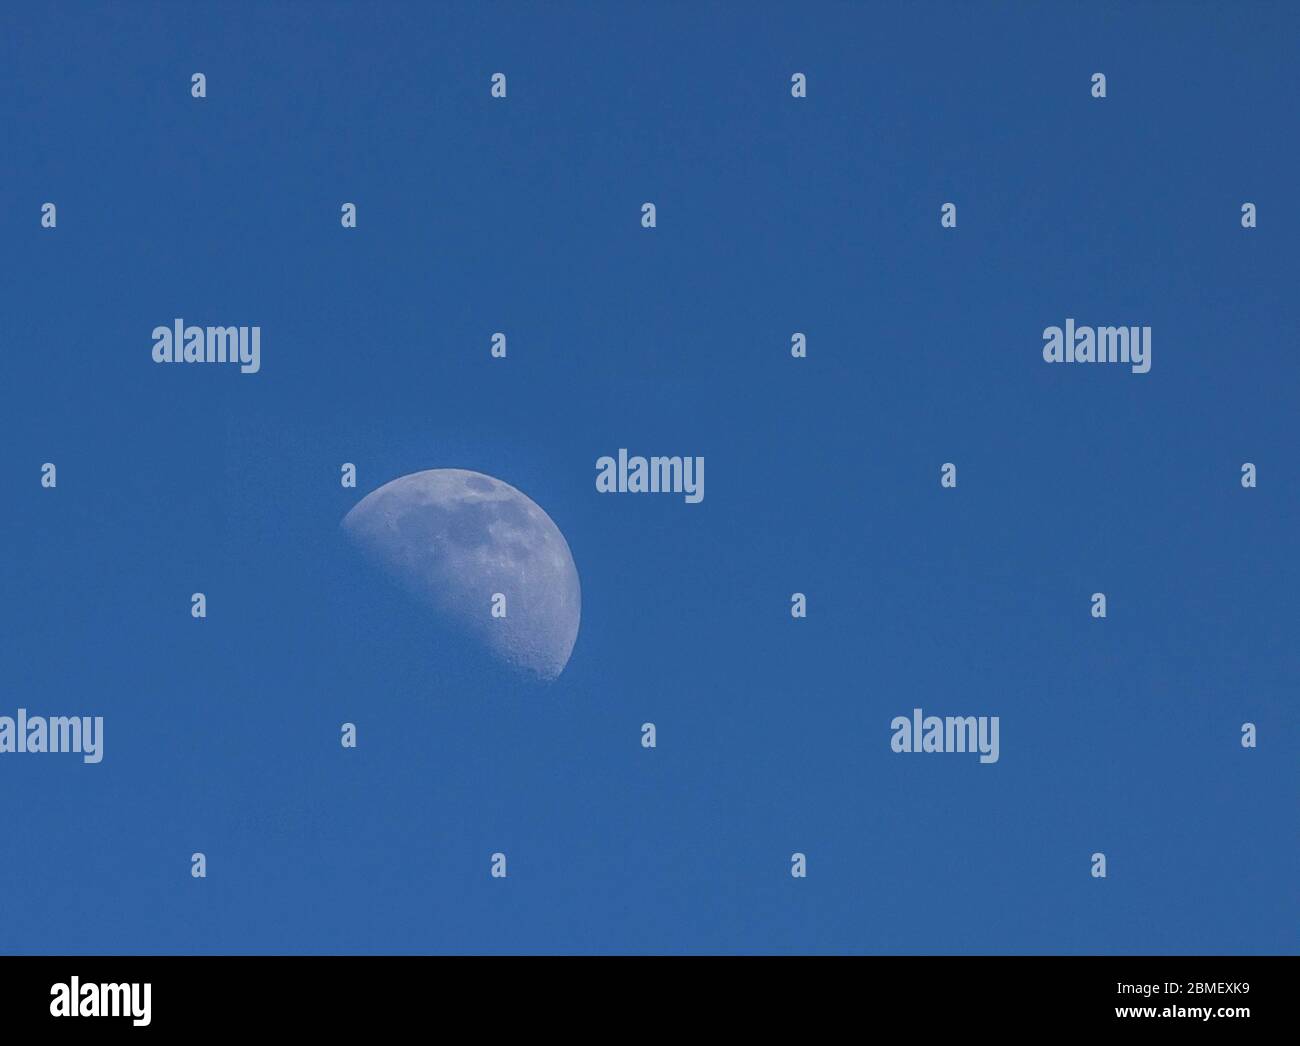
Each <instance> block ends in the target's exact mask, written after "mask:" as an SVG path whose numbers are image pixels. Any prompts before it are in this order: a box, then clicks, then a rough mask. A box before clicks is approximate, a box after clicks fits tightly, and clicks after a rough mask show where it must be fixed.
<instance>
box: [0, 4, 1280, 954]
mask: <svg viewBox="0 0 1300 1046" xmlns="http://www.w3.org/2000/svg"><path fill="white" fill-rule="evenodd" d="M1298 22H1300V16H1297V13H1296V9H1295V8H1294V7H1293V6H1289V5H1283V4H1276V5H1274V4H1234V5H1180V6H1177V7H1174V6H1169V5H1143V4H1138V5H1132V4H1124V5H1105V4H1087V5H1064V4H1052V5H1030V4H1015V5H1006V4H998V5H990V4H978V5H971V4H962V5H957V4H952V5H948V4H944V5H923V4H918V5H875V4H873V5H865V4H852V5H849V4H842V5H827V4H812V5H772V4H756V5H741V4H722V5H696V4H676V3H673V4H653V5H635V4H617V5H572V4H559V5H546V6H542V5H526V6H525V5H495V4H491V5H490V4H473V5H471V4H458V5H437V6H433V5H424V4H418V5H417V4H411V5H406V4H382V5H375V6H373V7H370V6H368V7H367V8H365V9H364V10H363V9H362V8H361V7H360V6H359V5H358V6H355V7H353V6H343V5H326V4H312V5H305V4H303V5H292V6H287V5H251V4H235V5H220V6H217V5H184V6H181V5H173V4H158V5H144V4H135V5H131V6H129V7H123V6H120V5H106V4H62V5H58V6H50V5H35V4H30V5H19V4H10V5H6V7H5V9H4V11H3V13H2V14H0V29H2V30H3V31H2V32H0V41H2V42H0V61H2V63H3V66H4V68H5V69H6V77H5V89H4V91H3V94H2V97H0V121H2V123H3V126H4V128H5V130H6V138H7V141H8V145H9V148H8V150H7V152H8V157H9V160H8V162H7V163H6V164H5V166H4V171H3V176H0V238H2V240H3V243H4V245H5V246H4V255H5V261H6V264H5V266H4V270H5V279H4V281H3V295H4V302H5V308H4V316H5V323H4V325H3V328H4V329H3V339H4V352H3V354H2V355H0V359H2V362H0V368H2V370H0V374H2V380H0V437H2V439H3V445H4V447H5V454H4V475H5V484H4V485H5V489H6V491H7V492H8V494H9V498H8V501H7V508H8V511H7V512H6V513H5V519H6V524H7V539H8V542H7V543H8V546H9V550H10V554H9V555H8V556H7V557H5V562H4V565H3V567H0V584H2V585H3V591H4V593H5V596H6V598H5V600H4V601H3V609H2V610H0V615H2V616H0V665H2V666H3V676H0V681H2V684H3V685H2V686H0V692H3V694H4V695H5V696H4V699H3V701H0V715H2V714H9V715H12V714H13V713H14V710H16V709H17V708H18V707H25V708H27V709H28V710H29V711H30V712H32V713H33V714H49V715H58V714H87V715H103V716H104V717H105V755H104V761H103V762H102V763H101V764H99V765H96V766H87V765H83V764H82V763H81V762H80V760H79V759H77V758H75V757H71V756H52V755H46V756H36V755H16V754H15V755H5V756H3V757H0V950H3V951H5V952H50V953H62V952H72V953H77V952H88V953H135V952H145V953H169V952H184V953H189V952H199V953H231V952H235V953H243V952H255V953H260V952H289V953H298V952H308V953H317V952H347V953H351V952H365V953H370V952H377V953H388V952H399V953H406V952H416V953H425V952H435V953H440V952H602V953H603V952H645V951H650V952H672V953H677V952H836V953H838V952H872V953H876V952H878V953H913V952H944V953H947V952H956V953H1000V952H1048V953H1052V952H1067V953H1071V952H1099V953H1162V952H1170V953H1184V952H1187V953H1237V952H1245V953H1253V952H1294V951H1295V949H1296V945H1297V937H1296V925H1297V921H1296V916H1297V914H1298V913H1297V908H1296V896H1295V888H1294V884H1295V881H1296V874H1297V871H1298V870H1300V869H1298V867H1297V851H1296V835H1295V828H1296V818H1295V812H1296V799H1297V793H1296V777H1295V744H1294V741H1295V736H1296V728H1297V725H1300V724H1297V713H1296V694H1297V689H1298V687H1300V654H1298V653H1297V647H1296V644H1295V641H1294V634H1295V628H1296V621H1297V614H1296V595H1295V594H1296V592H1297V591H1300V570H1298V569H1297V557H1296V555H1295V534H1296V530H1297V521H1298V511H1297V510H1298V509H1300V498H1298V496H1297V479H1296V460H1295V457H1296V452H1297V447H1298V446H1300V441H1298V440H1297V436H1298V435H1300V424H1298V422H1297V417H1296V411H1295V395H1296V381H1297V377H1300V373H1298V368H1297V364H1296V360H1295V355H1294V353H1295V332H1294V294H1295V287H1296V285H1297V276H1300V272H1298V271H1297V269H1298V267H1297V261H1296V255H1295V250H1294V244H1295V242H1296V236H1297V228H1296V225H1297V221H1296V213H1295V207H1294V194H1295V186H1296V184H1297V175H1298V174H1300V171H1298V170H1297V157H1298V153H1297V148H1296V144H1295V137H1294V134H1293V133H1292V132H1291V129H1293V128H1294V127H1295V126H1296V117H1297V112H1296V108H1297V102H1296V93H1295V90H1294V86H1295V85H1294V69H1295V52H1294V40H1295V39H1296V31H1297V28H1300V25H1298V24H1297V23H1298ZM196 71H201V72H203V73H205V74H206V76H207V81H208V97H207V98H205V99H203V100H195V99H193V98H191V97H190V93H189V85H190V75H191V74H192V73H193V72H196ZM497 71H502V72H505V73H506V74H507V76H508V83H509V96H508V98H507V99H506V100H505V101H494V100H493V99H491V98H490V97H489V93H488V86H489V77H490V76H491V74H492V73H494V72H497ZM1098 71H1101V72H1104V73H1105V74H1106V75H1107V78H1108V97H1107V98H1106V99H1104V100H1096V99H1093V98H1091V97H1090V94H1089V78H1090V77H1091V75H1092V74H1093V73H1094V72H1098ZM794 72H804V73H806V74H807V77H808V97H807V98H806V99H804V100H795V99H792V98H791V97H790V93H789V83H790V76H791V74H792V73H794ZM46 201H53V202H55V203H56V204H57V206H58V227H57V229H55V230H44V229H41V228H40V225H39V210H40V205H41V204H42V203H44V202H46ZM344 201H352V202H355V203H356V204H357V206H358V215H359V224H358V228H357V229H355V230H344V229H342V228H340V225H339V217H338V216H339V207H340V205H341V204H342V203H343V202H344ZM645 201H653V202H655V204H656V205H657V208H658V227H657V228H656V229H654V230H645V229H642V228H641V227H640V222H639V219H640V207H641V204H642V203H643V202H645ZM945 201H953V202H955V203H956V204H957V206H958V227H957V228H956V229H952V230H945V229H941V228H940V225H939V208H940V205H941V204H942V203H944V202H945ZM1244 201H1252V202H1254V203H1256V204H1257V206H1258V208H1259V227H1258V228H1257V229H1254V230H1249V231H1248V230H1243V229H1242V228H1241V226H1240V207H1241V204H1242V203H1243V202H1244ZM178 316H180V317H184V318H185V319H186V320H187V321H188V322H192V323H198V324H222V325H224V324H259V325H260V326H261V327H262V369H261V372H260V373H258V374H257V375H248V376H245V375H240V374H238V373H236V372H234V371H233V370H228V369H225V368H208V367H170V368H169V367H163V366H157V365H155V364H153V363H152V361H151V359H150V348H151V337H150V332H151V330H152V329H153V328H154V327H155V326H156V325H159V324H164V325H165V324H170V323H171V321H172V320H173V319H174V318H175V317H178ZM1067 317H1073V318H1075V319H1076V320H1077V321H1078V322H1079V323H1093V324H1098V325H1105V324H1117V325H1118V324H1146V325H1150V326H1151V327H1152V329H1153V365H1152V369H1151V372H1150V373H1149V374H1144V375H1136V374H1132V373H1130V372H1129V371H1128V369H1127V368H1122V367H1102V366H1098V367H1091V368H1090V367H1087V366H1048V365H1047V364H1045V363H1044V362H1043V360H1042V357H1041V348H1042V336H1041V332H1042V330H1043V328H1044V327H1046V326H1049V325H1061V324H1063V323H1064V321H1065V319H1066V318H1067ZM495 331H504V332H506V333H507V335H508V337H509V356H508V358H507V360H505V361H495V360H492V359H491V358H490V357H489V355H488V346H489V338H490V336H491V334H492V333H493V332H495ZM794 331H802V332H805V333H806V334H807V336H808V344H809V356H808V358H807V359H806V360H801V361H796V360H793V359H791V357H790V355H789V342H790V335H791V333H792V332H794ZM619 447H627V448H629V449H630V451H631V452H632V453H643V454H690V455H697V454H698V455H703V456H704V457H705V459H706V461H707V488H706V497H705V500H704V501H703V503H701V504H698V505H687V504H684V503H683V501H682V499H681V498H680V497H673V496H649V495H644V496H631V495H622V496H611V495H601V494H598V493H597V492H596V490H595V486H594V478H595V461H596V459H597V458H598V457H599V456H601V455H605V454H615V453H617V450H618V448H619ZM46 461H52V462H55V463H57V465H58V470H59V472H58V477H59V485H58V487H57V489H56V490H52V491H51V490H43V489H42V488H41V487H40V484H39V470H40V465H41V463H43V462H46ZM345 461H348V462H354V463H356V464H357V465H358V471H359V487H358V489H357V490H356V491H349V490H344V489H342V488H341V487H340V486H339V483H338V474H339V465H340V464H341V463H342V462H345ZM948 461H951V462H955V463H956V464H957V466H958V470H959V485H958V488H957V489H956V490H942V489H940V486H939V482H938V481H939V466H940V464H941V463H943V462H948ZM1245 461H1251V462H1254V463H1255V464H1256V465H1257V466H1258V469H1259V486H1258V488H1257V489H1255V490H1243V489H1242V488H1241V486H1240V483H1239V475H1240V467H1241V464H1242V462H1245ZM436 467H461V468H469V469H474V470H477V471H481V472H486V473H489V474H491V475H493V476H496V477H498V478H500V479H502V480H505V481H506V482H508V483H510V484H512V485H514V486H516V487H518V488H519V489H521V490H522V491H524V492H525V493H527V494H528V495H529V496H530V497H532V498H533V499H534V500H535V501H537V502H538V503H539V504H540V505H541V506H542V507H543V508H544V509H545V510H546V511H547V512H548V513H549V514H550V516H551V517H552V518H553V519H554V521H555V522H556V524H557V525H558V526H559V527H560V529H561V530H562V531H563V532H564V534H565V536H566V538H567V540H568V542H569V545H570V547H571V549H572V551H573V554H574V558H575V561H576V563H577V567H578V571H579V574H580V576H581V581H582V595H583V619H582V628H581V631H580V633H579V636H578V641H577V646H576V648H575V650H574V654H573V657H572V660H571V661H570V664H569V666H568V668H567V669H566V671H565V673H564V674H563V676H561V678H560V679H559V681H558V682H557V683H556V684H554V685H553V686H552V687H550V688H549V689H545V690H537V689H527V688H524V687H519V686H511V685H504V684H503V682H502V680H500V679H499V678H496V677H494V676H491V675H490V674H488V673H485V672H482V671H479V666H478V665H477V664H476V663H475V662H474V661H473V660H464V661H460V662H457V663H454V664H452V665H448V664H446V663H445V660H446V659H445V658H438V657H435V656H431V655H432V654H433V653H434V652H436V651H438V650H442V649H443V648H442V647H440V646H439V644H441V643H442V638H441V637H440V636H439V635H438V634H437V633H436V631H434V630H433V629H432V628H431V626H430V622H429V621H428V620H426V619H425V618H424V617H422V616H421V614H420V612H419V611H418V610H417V609H416V608H414V607H412V606H411V605H409V604H408V603H406V602H404V600H403V597H402V596H401V595H400V594H399V593H396V592H391V591H389V590H387V589H386V588H384V587H383V586H382V585H378V584H376V583H375V582H374V580H373V579H371V578H368V577H366V576H365V575H364V574H363V573H361V572H360V571H358V569H357V564H356V563H355V561H354V557H353V555H352V553H351V551H350V550H349V549H348V548H347V547H346V545H345V544H344V542H343V541H342V539H341V537H340V534H339V531H338V522H339V520H340V519H341V518H342V516H343V515H344V514H345V513H346V512H347V511H348V509H349V508H351V506H352V505H353V504H354V503H355V502H356V501H357V500H358V499H359V498H360V497H361V496H363V495H364V494H365V493H367V492H368V491H370V490H372V489H374V488H375V487H377V486H379V485H380V484H382V483H384V482H387V481H388V480H390V479H393V478H395V477H397V476H399V475H402V474H404V473H407V472H413V471H416V470H419V469H425V468H436ZM194 591H203V592H205V593H206V594H207V597H208V601H209V616H208V618H207V619H206V620H204V621H195V620H193V619H191V617H190V615H189V597H190V594H191V593H192V592H194ZM795 591H800V592H804V593H807V595H808V599H809V614H808V618H807V619H806V620H803V621H795V620H792V618H791V617H790V614H789V599H790V594H791V593H792V592H795ZM1095 591H1104V592H1105V593H1106V594H1107V597H1108V600H1109V607H1108V611H1109V615H1108V617H1107V619H1106V620H1104V621H1096V620H1093V619H1092V618H1091V617H1090V616H1089V612H1088V610H1089V596H1090V595H1091V593H1093V592H1095ZM444 652H445V651H444ZM918 706H919V707H922V708H924V709H925V710H926V712H927V713H934V714H938V715H959V714H960V715H967V714H969V715H997V716H999V717H1000V720H1001V758H1000V760H999V761H998V763H996V764H995V765H988V766H985V765H980V764H979V763H978V761H977V760H976V759H975V758H974V757H967V756H961V755H938V754H932V755H900V754H895V753H893V752H891V750H890V747H889V740H890V729H889V723H890V720H891V719H892V718H893V717H894V716H895V715H899V714H903V715H906V714H910V712H911V709H913V708H914V707H918ZM344 721H353V722H356V723H357V725H358V729H359V738H360V744H359V747H358V748H357V749H356V750H354V751H344V750H343V749H342V748H341V747H340V746H339V743H338V733H339V724H340V723H342V722H344ZM646 721H653V722H655V723H656V724H657V726H658V740H659V747H658V748H657V749H655V750H654V751H646V750H643V749H642V748H641V747H640V744H639V738H640V732H639V728H640V725H641V724H642V723H643V722H646ZM1245 721H1251V722H1254V723H1256V724H1257V726H1258V730H1259V747H1258V748H1257V749H1255V750H1253V751H1247V750H1244V749H1243V748H1242V747H1241V746H1240V744H1239V740H1238V738H1239V736H1240V728H1241V724H1242V723H1243V722H1245ZM194 851H202V852H204V853H205V854H206V855H207V859H208V878H207V879H205V880H194V879H192V878H191V876H190V874H189V857H190V854H191V853H192V852H194ZM494 851H504V852H505V853H506V854H507V855H508V859H509V870H510V874H509V878H508V879H506V880H504V881H499V880H493V879H491V878H490V877H489V875H488V866H489V856H490V855H491V854H492V853H493V852H494ZM793 851H801V852H804V853H806V854H807V855H808V877H807V878H806V879H803V880H795V879H792V878H791V876H790V874H789V867H790V854H791V853H792V852H793ZM1094 851H1103V852H1105V853H1106V855H1107V859H1108V863H1109V868H1108V871H1109V875H1108V878H1107V879H1105V880H1104V881H1098V880H1094V879H1093V878H1091V877H1090V875H1089V857H1090V855H1091V854H1092V853H1093V852H1094Z"/></svg>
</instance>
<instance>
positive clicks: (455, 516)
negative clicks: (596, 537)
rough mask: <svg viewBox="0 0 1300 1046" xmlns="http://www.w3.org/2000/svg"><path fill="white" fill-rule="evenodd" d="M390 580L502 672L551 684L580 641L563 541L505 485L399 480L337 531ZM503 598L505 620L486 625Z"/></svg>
mask: <svg viewBox="0 0 1300 1046" xmlns="http://www.w3.org/2000/svg"><path fill="white" fill-rule="evenodd" d="M341 526H342V528H343V530H344V532H345V533H346V534H347V535H348V537H349V538H351V539H352V541H353V542H354V543H355V544H356V545H357V546H358V547H359V548H360V549H361V550H362V551H363V552H364V553H365V554H366V555H367V556H368V557H369V558H371V559H373V560H374V561H376V562H377V563H378V564H379V565H380V566H381V567H382V568H383V569H384V570H385V572H386V573H388V574H389V575H390V576H391V577H393V578H394V579H395V580H397V581H398V582H399V583H400V584H401V585H403V587H405V588H406V589H408V590H409V591H410V592H411V593H412V594H413V595H415V596H416V597H417V598H418V599H420V600H421V601H422V602H424V603H426V604H428V605H430V606H431V607H433V608H434V610H435V611H436V613H437V616H438V618H439V619H440V620H441V621H442V622H443V623H445V624H446V625H448V626H449V627H451V628H453V629H455V630H457V631H460V632H467V633H469V634H470V635H471V636H473V637H475V638H476V639H478V640H479V641H480V642H481V643H482V644H483V645H484V646H486V647H487V649H488V650H489V651H491V652H492V654H493V655H494V656H495V657H496V658H497V659H499V660H500V661H501V662H503V663H504V664H505V665H507V666H509V667H510V668H513V669H515V670H517V671H519V672H522V673H523V674H525V675H529V676H532V677H534V678H536V679H541V680H545V681H550V680H553V679H555V678H556V677H557V676H559V674H560V673H561V672H562V671H564V666H565V665H566V664H568V661H569V655H570V654H571V653H572V652H573V644H574V642H575V641H576V640H577V638H578V624H579V621H580V620H581V617H582V590H581V588H580V586H579V584H578V568H577V567H576V566H574V563H573V555H572V553H571V552H570V551H569V543H568V542H567V541H565V540H564V535H563V534H561V533H560V528H559V527H557V526H556V525H555V524H554V523H553V522H552V521H551V517H550V516H548V515H547V514H546V513H545V512H544V511H542V509H541V508H539V507H538V506H537V504H535V503H534V502H533V501H532V500H531V499H530V498H529V497H527V496H526V495H524V494H522V493H520V492H519V491H518V490H516V489H515V488H514V487H512V486H510V484H509V483H502V482H501V480H499V479H493V478H492V477H491V476H485V475H483V474H482V473H481V472H468V471H466V470H465V469H429V470H427V471H424V472H412V473H411V474H410V475H407V476H400V477H398V478H397V479H395V480H393V481H392V482H391V483H385V484H384V485H383V486H382V487H380V488H379V489H378V490H375V491H372V492H371V493H369V494H367V495H366V496H365V497H364V498H362V499H361V501H359V502H358V503H357V504H356V505H355V506H354V507H353V509H352V511H351V512H349V513H348V514H347V515H346V516H345V517H344V518H343V522H342V524H341ZM497 593H500V594H501V595H503V596H504V597H505V616H504V617H494V616H493V615H492V604H493V597H494V596H495V595H496V594H497Z"/></svg>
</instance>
